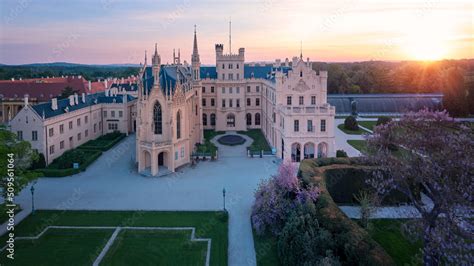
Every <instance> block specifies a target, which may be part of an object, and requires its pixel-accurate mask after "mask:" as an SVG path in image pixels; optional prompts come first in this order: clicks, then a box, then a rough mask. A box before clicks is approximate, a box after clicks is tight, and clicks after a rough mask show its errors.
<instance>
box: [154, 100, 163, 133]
mask: <svg viewBox="0 0 474 266" xmlns="http://www.w3.org/2000/svg"><path fill="white" fill-rule="evenodd" d="M162 121H163V114H162V112H161V104H160V103H159V102H156V103H155V106H153V126H154V132H155V134H163V125H162Z"/></svg>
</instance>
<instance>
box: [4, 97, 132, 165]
mask: <svg viewBox="0 0 474 266" xmlns="http://www.w3.org/2000/svg"><path fill="white" fill-rule="evenodd" d="M135 117H136V99H134V98H133V97H131V96H127V95H119V94H115V92H114V91H109V90H107V91H106V92H105V93H97V94H91V95H85V94H84V93H83V94H82V95H81V96H79V95H77V94H75V95H71V96H70V97H69V98H68V99H62V100H58V99H56V98H53V99H52V100H51V101H50V102H47V103H42V104H37V105H31V104H29V103H28V98H25V101H24V107H23V108H22V109H21V111H20V112H19V113H18V114H17V115H16V116H15V117H14V118H13V119H12V120H11V121H10V123H9V126H10V130H11V131H12V132H14V133H16V134H17V137H18V139H20V140H26V141H29V142H30V143H31V146H32V148H33V149H36V150H38V152H40V153H43V154H44V156H45V159H46V163H47V164H50V163H51V162H52V161H53V160H54V159H56V158H57V157H59V156H61V155H62V154H63V153H64V152H65V151H67V150H70V149H74V148H76V147H78V146H80V145H82V144H84V143H86V142H87V141H89V140H93V139H96V138H98V137H99V136H102V135H104V134H107V133H111V132H114V131H120V132H123V133H126V134H128V133H130V132H133V131H134V124H135Z"/></svg>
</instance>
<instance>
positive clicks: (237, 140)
mask: <svg viewBox="0 0 474 266" xmlns="http://www.w3.org/2000/svg"><path fill="white" fill-rule="evenodd" d="M217 142H219V143H220V144H222V145H227V146H237V145H242V144H244V143H245V139H244V138H242V137H241V136H239V135H225V136H222V137H219V138H218V139H217Z"/></svg>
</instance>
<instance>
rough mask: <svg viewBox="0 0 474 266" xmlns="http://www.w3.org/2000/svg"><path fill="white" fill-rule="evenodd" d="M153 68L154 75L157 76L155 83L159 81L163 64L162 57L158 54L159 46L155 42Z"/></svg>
mask: <svg viewBox="0 0 474 266" xmlns="http://www.w3.org/2000/svg"><path fill="white" fill-rule="evenodd" d="M151 63H152V69H153V77H154V78H155V83H157V82H158V78H159V74H160V66H161V57H160V55H159V54H158V47H157V44H156V43H155V54H154V55H153V58H152V59H151Z"/></svg>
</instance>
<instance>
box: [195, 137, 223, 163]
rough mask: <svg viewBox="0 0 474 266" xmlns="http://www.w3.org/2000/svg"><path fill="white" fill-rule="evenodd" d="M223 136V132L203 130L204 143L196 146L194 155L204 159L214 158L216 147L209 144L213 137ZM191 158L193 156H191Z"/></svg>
mask: <svg viewBox="0 0 474 266" xmlns="http://www.w3.org/2000/svg"><path fill="white" fill-rule="evenodd" d="M223 134H225V132H224V131H214V130H204V143H203V144H197V145H196V153H195V154H196V155H197V154H201V155H203V156H205V157H207V156H209V157H211V158H212V157H215V156H217V146H216V145H214V143H212V142H211V139H213V138H214V137H215V136H218V135H223ZM193 156H195V155H194V154H193Z"/></svg>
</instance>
